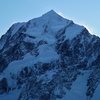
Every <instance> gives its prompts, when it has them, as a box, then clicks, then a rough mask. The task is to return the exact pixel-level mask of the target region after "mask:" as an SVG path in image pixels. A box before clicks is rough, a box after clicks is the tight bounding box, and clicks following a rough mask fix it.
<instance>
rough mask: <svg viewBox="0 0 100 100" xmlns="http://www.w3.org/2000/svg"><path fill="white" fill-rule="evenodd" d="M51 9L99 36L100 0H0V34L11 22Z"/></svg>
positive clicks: (35, 15)
mask: <svg viewBox="0 0 100 100" xmlns="http://www.w3.org/2000/svg"><path fill="white" fill-rule="evenodd" d="M51 9H53V10H55V11H56V12H57V13H59V14H60V15H62V16H64V17H66V18H67V19H71V20H73V21H74V22H75V23H78V24H80V25H84V26H86V27H87V28H88V29H89V31H90V32H91V33H93V34H96V35H99V36H100V32H99V29H100V21H99V18H100V0H0V12H1V14H0V36H1V35H2V34H5V32H6V31H7V29H9V28H10V26H11V25H12V24H13V23H16V22H24V21H28V20H30V19H33V18H36V17H39V16H41V15H42V14H44V13H46V12H48V11H50V10H51Z"/></svg>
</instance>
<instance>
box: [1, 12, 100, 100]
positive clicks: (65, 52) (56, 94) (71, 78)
mask: <svg viewBox="0 0 100 100" xmlns="http://www.w3.org/2000/svg"><path fill="white" fill-rule="evenodd" d="M99 92H100V38H99V37H97V36H95V35H91V34H90V33H89V32H88V30H87V29H86V28H85V27H84V26H80V25H77V24H75V23H74V22H73V21H71V20H68V19H65V18H63V17H62V16H60V15H59V14H57V13H56V12H55V11H53V10H51V11H49V12H47V13H46V14H43V15H42V16H41V17H38V18H34V19H32V20H29V21H28V22H23V23H15V24H14V25H12V26H11V27H10V28H9V30H8V31H7V32H6V33H5V34H4V35H3V36H2V37H1V39H0V100H8V99H9V100H100V96H99Z"/></svg>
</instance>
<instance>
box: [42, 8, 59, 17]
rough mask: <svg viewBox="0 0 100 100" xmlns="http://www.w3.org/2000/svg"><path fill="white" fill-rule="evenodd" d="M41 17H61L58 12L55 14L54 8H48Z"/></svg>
mask: <svg viewBox="0 0 100 100" xmlns="http://www.w3.org/2000/svg"><path fill="white" fill-rule="evenodd" d="M42 16H43V17H44V16H45V17H58V16H59V17H61V16H60V15H59V14H57V13H56V12H55V11H54V10H50V11H48V12H47V13H45V14H43V15H42Z"/></svg>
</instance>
